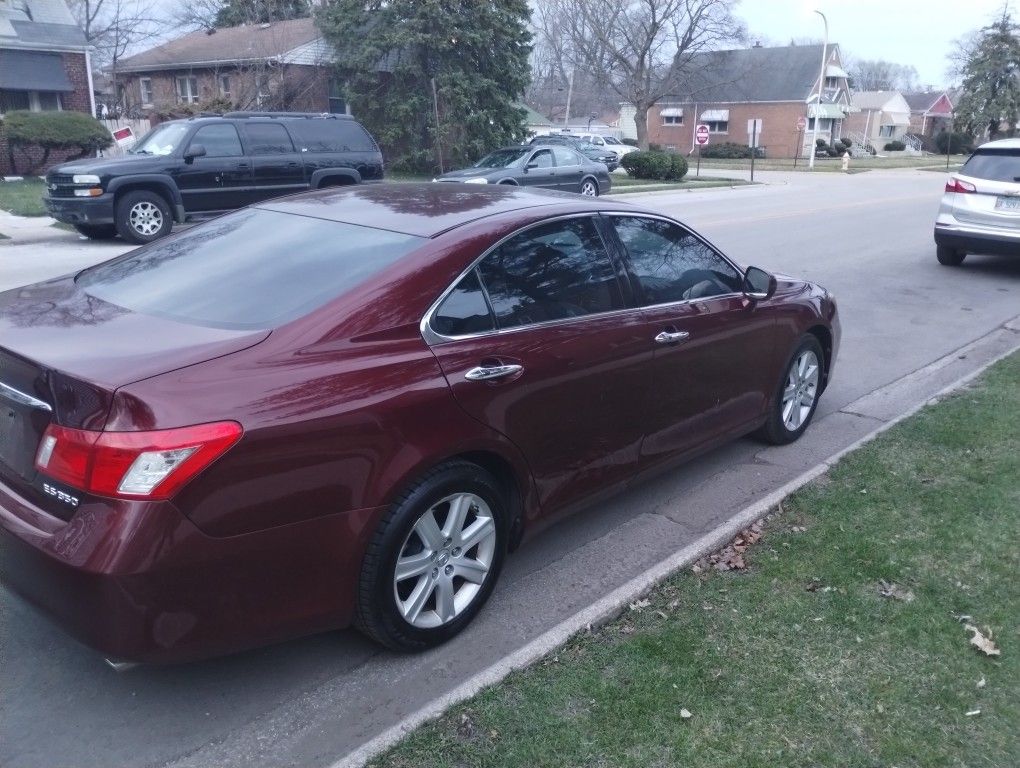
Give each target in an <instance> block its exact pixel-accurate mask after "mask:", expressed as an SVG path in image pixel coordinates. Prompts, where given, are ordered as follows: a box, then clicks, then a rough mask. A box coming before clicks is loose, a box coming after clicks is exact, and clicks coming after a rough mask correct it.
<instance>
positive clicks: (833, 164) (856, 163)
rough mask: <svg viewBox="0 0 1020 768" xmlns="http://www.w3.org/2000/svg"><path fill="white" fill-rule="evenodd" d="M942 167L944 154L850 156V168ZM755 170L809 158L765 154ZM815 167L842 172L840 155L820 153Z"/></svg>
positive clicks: (800, 164) (734, 164) (802, 166)
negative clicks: (821, 154) (822, 155)
mask: <svg viewBox="0 0 1020 768" xmlns="http://www.w3.org/2000/svg"><path fill="white" fill-rule="evenodd" d="M689 162H690V164H691V168H692V169H693V168H694V166H695V165H696V164H697V159H696V158H695V157H693V156H692V157H690V158H689ZM940 165H941V167H943V168H944V167H945V165H946V156H945V155H941V156H940V155H922V156H914V157H907V156H898V157H852V158H850V169H851V170H855V169H856V170H860V169H867V170H873V169H881V168H926V167H933V166H934V167H937V166H940ZM701 167H702V168H724V169H728V168H731V169H741V170H748V169H749V168H750V167H751V161H750V159H735V160H721V159H712V158H702V160H701ZM754 168H755V170H756V171H757V170H761V171H808V170H810V169H809V168H808V159H807V158H806V157H802V158H799V159H798V160H797V165H796V167H794V164H793V158H774V159H771V158H766V159H762V160H755V161H754ZM814 170H816V171H829V172H837V173H842V172H843V158H841V157H819V158H816V159H815V167H814Z"/></svg>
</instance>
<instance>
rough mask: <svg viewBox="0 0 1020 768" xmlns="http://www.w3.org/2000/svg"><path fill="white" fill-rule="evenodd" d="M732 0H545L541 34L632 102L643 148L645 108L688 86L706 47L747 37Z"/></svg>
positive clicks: (645, 142)
mask: <svg viewBox="0 0 1020 768" xmlns="http://www.w3.org/2000/svg"><path fill="white" fill-rule="evenodd" d="M735 5H736V2H735V0H545V3H543V4H542V5H540V6H539V9H538V19H539V26H540V29H541V30H542V35H543V36H544V37H550V36H551V35H553V34H557V35H560V36H561V38H562V41H563V42H562V44H563V45H564V46H565V48H566V50H565V51H564V54H563V57H564V59H565V60H567V61H569V63H571V64H572V65H574V66H576V67H578V68H579V69H581V70H583V71H585V72H587V73H588V74H589V75H591V76H592V77H593V78H595V79H596V80H597V81H598V82H599V83H600V84H602V85H603V86H605V87H607V88H609V89H610V90H612V91H613V92H614V93H615V94H617V95H618V96H619V97H620V99H621V100H622V101H627V102H630V103H631V104H633V105H634V110H635V115H634V122H635V125H636V127H637V140H638V146H640V147H641V148H642V149H648V110H649V109H650V108H651V107H653V106H655V104H657V103H658V102H659V101H660V100H662V99H663V98H665V97H666V96H669V95H672V94H676V93H677V92H678V91H681V90H684V88H685V85H686V84H687V83H688V82H689V78H690V77H691V75H692V74H693V73H692V72H691V64H692V61H693V59H694V57H695V56H696V55H697V54H698V53H700V52H702V51H709V50H713V49H716V48H718V47H720V46H722V45H724V44H726V43H732V42H736V41H738V40H742V39H743V37H744V31H743V26H742V25H741V24H740V22H739V21H737V19H736V18H735V17H734V16H733V8H734V6H735Z"/></svg>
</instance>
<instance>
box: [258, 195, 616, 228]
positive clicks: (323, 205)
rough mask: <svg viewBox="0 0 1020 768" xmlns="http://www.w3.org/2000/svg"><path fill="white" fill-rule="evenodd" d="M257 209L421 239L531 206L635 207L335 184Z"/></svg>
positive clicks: (558, 209)
mask: <svg viewBox="0 0 1020 768" xmlns="http://www.w3.org/2000/svg"><path fill="white" fill-rule="evenodd" d="M252 207H253V208H261V209H263V210H269V211H278V212H280V213H290V214H296V215H298V216H310V217H312V218H316V219H327V220H329V221H338V222H345V223H348V224H358V225H361V226H366V227H373V228H375V229H385V230H389V231H391V232H400V233H403V234H407V235H414V236H417V237H435V236H437V235H440V234H442V233H443V232H447V231H449V230H451V229H455V228H457V227H460V226H463V225H465V224H468V223H470V222H472V221H477V220H479V219H483V218H487V217H489V216H496V215H498V214H503V213H511V212H513V211H523V210H526V209H529V208H537V207H544V208H550V209H551V210H550V213H551V214H552V215H556V214H559V213H564V214H569V213H575V212H576V213H583V212H585V211H598V210H619V209H620V208H628V209H629V208H631V207H632V206H630V205H628V204H626V203H622V204H621V203H620V202H619V201H612V202H602V201H600V200H597V199H592V198H585V197H581V196H579V195H575V194H573V193H570V192H556V191H553V190H547V189H532V188H526V187H517V186H512V185H503V184H499V185H492V186H485V185H473V184H440V183H427V182H426V183H413V184H399V183H398V184H392V183H385V184H357V185H354V186H350V187H330V188H327V189H324V190H318V191H315V192H304V193H301V194H297V195H291V196H289V197H279V198H276V199H274V200H268V201H266V202H264V203H258V204H256V205H254V206H252Z"/></svg>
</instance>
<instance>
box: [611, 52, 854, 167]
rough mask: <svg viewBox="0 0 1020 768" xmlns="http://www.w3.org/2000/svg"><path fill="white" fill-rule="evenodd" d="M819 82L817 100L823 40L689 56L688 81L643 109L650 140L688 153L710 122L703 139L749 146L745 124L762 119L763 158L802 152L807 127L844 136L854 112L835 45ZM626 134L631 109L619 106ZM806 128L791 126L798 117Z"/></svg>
mask: <svg viewBox="0 0 1020 768" xmlns="http://www.w3.org/2000/svg"><path fill="white" fill-rule="evenodd" d="M825 59H826V61H825V80H824V83H823V84H822V94H821V101H820V103H819V96H818V87H819V82H818V81H819V77H820V75H821V69H822V46H821V45H790V46H783V47H777V48H766V47H763V46H760V45H756V46H754V47H753V48H745V49H737V50H729V51H710V52H705V53H701V54H698V55H697V56H695V58H694V61H693V65H692V71H693V73H694V74H693V75H692V77H691V78H690V82H689V83H688V84H687V86H686V87H685V88H684V89H683V91H682V92H681V93H677V94H674V95H673V96H670V97H667V98H665V99H663V100H662V101H660V102H659V103H658V104H656V105H655V106H654V107H652V108H651V109H650V110H649V111H648V141H649V143H652V144H659V145H661V146H662V147H664V148H666V149H673V150H676V151H678V152H685V153H687V152H690V151H691V150H693V148H694V147H695V143H694V129H695V126H696V125H698V124H705V125H708V129H709V136H710V138H709V142H710V143H713V144H714V143H721V142H733V143H736V144H743V145H748V144H749V143H750V141H751V136H750V134H749V132H748V121H749V120H752V119H755V120H761V121H762V123H761V135H760V136H759V137H758V146H759V147H763V148H764V149H765V152H766V154H767V155H768V156H769V157H794V155H795V154H799V155H800V156H801V157H805V156H806V150H807V148H808V147H809V146H810V145H811V144H812V135H811V132H812V129H813V128H814V122H815V120H816V119H817V120H818V137H819V138H821V139H825V140H826V141H827V142H829V141H832V140H834V139H838V138H840V137H841V136H843V135H844V133H843V132H844V129H843V122H844V119H845V118H846V115H847V114H848V113H849V112H851V111H852V110H853V107H852V106H851V100H850V92H849V89H848V86H847V77H848V76H847V73H846V71H845V70H844V69H843V66H842V59H841V57H840V52H839V46H838V45H836V44H835V43H833V44H830V45H829V46H828V47H827V48H826V49H825ZM620 112H621V117H620V128H621V130H622V131H623V135H624V137H631V138H633V137H636V133H635V129H634V107H633V105H629V104H622V105H621V109H620ZM801 117H803V118H805V119H806V120H807V129H806V130H805V131H803V132H801V131H799V130H798V128H797V120H798V118H801Z"/></svg>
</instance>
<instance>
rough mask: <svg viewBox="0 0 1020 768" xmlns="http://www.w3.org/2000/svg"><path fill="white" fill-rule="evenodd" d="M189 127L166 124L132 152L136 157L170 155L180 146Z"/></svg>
mask: <svg viewBox="0 0 1020 768" xmlns="http://www.w3.org/2000/svg"><path fill="white" fill-rule="evenodd" d="M187 132H188V126H186V125H181V124H180V123H166V124H165V125H160V126H158V127H156V128H153V129H152V130H151V131H149V132H148V133H147V134H145V136H143V137H142V140H141V141H139V142H138V143H137V144H135V146H134V148H133V149H132V150H131V152H132V154H135V155H169V154H172V153H173V151H174V150H175V149H177V147H179V146H180V144H181V140H182V139H184V135H185V134H186V133H187Z"/></svg>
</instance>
